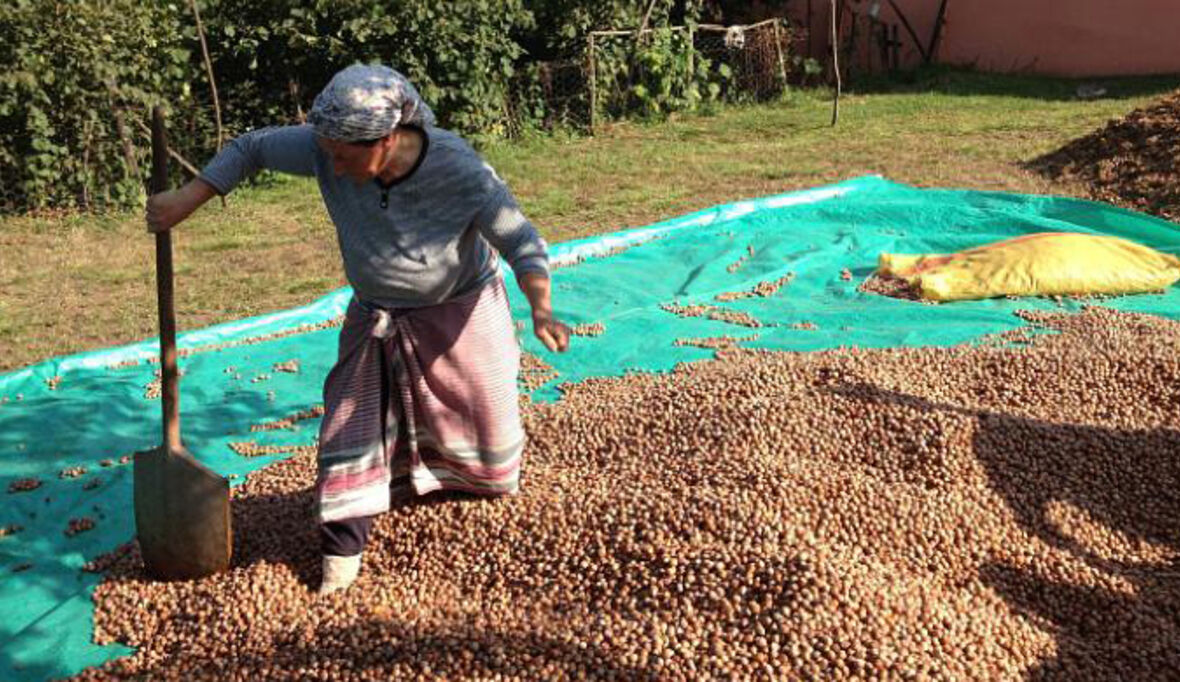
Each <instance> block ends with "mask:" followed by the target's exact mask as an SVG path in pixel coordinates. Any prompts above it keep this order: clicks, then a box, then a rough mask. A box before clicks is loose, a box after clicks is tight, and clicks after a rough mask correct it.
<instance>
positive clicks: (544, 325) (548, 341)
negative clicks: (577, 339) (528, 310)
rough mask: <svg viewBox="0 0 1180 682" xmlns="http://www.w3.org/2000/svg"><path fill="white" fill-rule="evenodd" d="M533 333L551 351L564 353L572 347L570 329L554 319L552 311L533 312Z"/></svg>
mask: <svg viewBox="0 0 1180 682" xmlns="http://www.w3.org/2000/svg"><path fill="white" fill-rule="evenodd" d="M533 333H534V334H536V335H537V338H538V339H540V340H541V343H543V344H545V347H546V348H548V349H549V350H550V351H556V352H559V353H564V352H565V351H566V350H567V349H568V348H569V347H570V328H569V327H567V326H566V325H565V324H564V323H562V322H558V321H557V320H555V319H553V313H552V312H551V311H547V310H540V311H538V310H534V311H533Z"/></svg>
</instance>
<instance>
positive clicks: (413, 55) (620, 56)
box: [0, 0, 730, 212]
mask: <svg viewBox="0 0 1180 682" xmlns="http://www.w3.org/2000/svg"><path fill="white" fill-rule="evenodd" d="M190 2H191V0H171V1H170V2H168V1H165V0H6V2H0V63H2V64H4V65H6V68H5V69H4V70H3V71H0V188H2V189H0V212H15V211H28V210H41V209H57V208H64V209H75V208H83V209H87V210H102V209H105V208H108V207H126V206H131V205H135V204H137V203H139V202H140V201H142V197H143V187H144V184H145V180H146V176H147V172H148V154H147V151H148V149H147V147H148V145H147V135H146V134H145V127H146V123H147V120H148V112H149V110H150V108H151V106H152V105H155V104H166V105H167V106H168V108H169V110H170V112H171V114H170V130H171V144H172V147H173V148H174V149H176V150H178V151H179V152H180V153H181V154H182V155H183V156H185V157H187V158H188V159H190V160H192V161H193V162H194V163H196V164H197V165H200V164H201V163H203V162H204V161H205V160H207V159H208V158H209V157H210V156H211V155H212V154H213V153H214V152H215V151H216V149H217V143H218V140H217V135H216V133H217V130H216V125H215V116H214V107H213V101H212V97H211V90H210V87H209V85H210V84H209V82H208V76H207V72H206V68H205V64H204V61H203V57H202V53H201V49H200V43H199V40H198V32H197V29H196V22H195V20H194V17H193V14H192V11H191V7H190V4H189V3H190ZM649 6H650V8H651V14H650V16H649V18H648V26H649V27H650V28H652V29H654V30H653V31H652V32H650V33H647V34H645V36H644V37H643V39H639V40H637V39H635V38H634V37H633V36H631V37H627V38H620V39H618V40H603V41H601V42H599V43H598V44H597V45H596V48H597V49H596V52H595V54H596V65H597V70H598V77H597V84H598V91H599V92H600V93H608V95H607V96H605V98H604V99H603V100H602V101H601V102H600V108H599V110H600V112H601V113H603V114H606V115H608V116H614V117H624V116H629V115H635V114H638V115H642V116H660V115H664V114H666V113H668V112H670V111H677V110H686V109H693V108H696V107H697V106H698V105H699V104H700V103H702V102H708V101H711V100H716V99H719V98H722V97H725V96H726V92H727V91H728V85H729V79H730V74H728V73H727V69H728V67H726V66H724V65H721V64H711V63H710V62H709V61H708V60H706V59H703V58H702V57H701V56H700V55H699V54H697V52H696V50H695V49H694V47H693V45H692V44H691V42H690V41H689V40H688V35H689V34H688V32H687V31H674V30H672V28H671V27H672V26H674V25H689V26H691V25H694V23H695V22H696V21H697V19H698V18H699V16H700V13H701V7H702V0H655V2H654V4H650V5H649V3H648V2H633V1H626V0H401V1H400V2H396V3H393V2H388V0H264V1H259V0H199V5H198V7H199V9H200V13H201V17H202V23H203V26H204V29H205V33H206V37H207V42H208V46H209V52H210V56H211V59H212V62H213V71H214V74H215V78H216V81H217V86H218V92H219V100H220V104H221V113H222V122H223V128H224V137H226V138H229V137H232V136H234V135H237V134H239V133H241V132H245V131H246V130H249V129H252V128H257V127H261V126H266V125H276V124H284V123H290V122H292V121H295V120H298V116H299V114H301V113H306V111H307V110H308V109H309V108H310V106H311V103H312V100H313V98H314V96H315V94H316V93H317V92H319V90H320V89H321V88H322V87H323V86H324V84H326V83H327V81H328V79H329V78H330V77H331V76H332V74H334V73H335V72H336V71H338V70H339V69H341V68H343V67H345V66H348V65H349V64H353V63H356V62H358V61H359V62H380V63H383V64H387V65H390V66H393V67H394V68H396V69H398V70H400V71H402V72H403V73H405V74H406V75H407V76H408V77H409V78H410V79H411V81H413V82H414V84H415V85H416V86H417V87H418V89H419V90H420V91H421V92H422V95H423V97H425V99H426V100H427V102H429V103H430V105H431V106H432V108H433V109H434V111H435V113H436V114H437V115H438V118H439V122H440V124H441V125H443V126H445V127H449V128H453V129H455V130H458V131H460V132H463V133H466V134H475V135H478V136H481V137H483V136H492V137H495V136H503V135H506V134H509V133H519V132H521V128H522V126H524V127H528V126H537V127H560V126H563V125H567V124H568V122H569V121H571V120H577V119H581V121H580V122H581V123H582V124H584V123H585V122H586V116H585V112H588V107H589V98H588V96H587V94H586V91H587V88H586V87H585V86H586V82H585V74H584V72H582V71H581V68H580V65H581V64H583V63H584V58H585V50H586V47H587V40H588V34H589V33H590V32H591V31H593V30H601V29H610V28H622V29H634V28H638V26H639V25H640V23H641V22H642V21H643V19H644V16H645V13H646V12H647V10H648V8H649ZM542 60H558V61H554V62H552V63H546V64H541V63H539V62H541V61H542ZM555 73H558V77H559V78H560V79H561V81H562V87H563V88H564V87H567V85H568V87H569V88H571V89H574V90H575V92H574V93H573V94H572V95H571V94H569V93H568V92H566V93H564V96H563V97H561V98H558V99H557V100H555V99H554V98H553V97H552V94H553V93H552V91H553V89H554V87H553V82H554V74H555ZM570 84H572V85H570ZM510 88H511V89H512V90H511V93H510ZM579 88H580V89H579ZM510 94H511V96H510ZM120 123H122V126H120ZM510 124H512V125H511V126H510Z"/></svg>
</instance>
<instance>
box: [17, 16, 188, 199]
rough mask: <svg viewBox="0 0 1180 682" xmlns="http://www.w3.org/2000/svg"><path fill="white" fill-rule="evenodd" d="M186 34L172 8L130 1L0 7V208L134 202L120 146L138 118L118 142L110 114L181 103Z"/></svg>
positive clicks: (138, 186)
mask: <svg viewBox="0 0 1180 682" xmlns="http://www.w3.org/2000/svg"><path fill="white" fill-rule="evenodd" d="M187 31H188V29H187V28H186V27H185V26H184V25H183V24H182V23H181V21H180V17H179V16H178V15H177V13H176V11H175V10H174V9H173V8H170V7H165V6H163V5H156V4H153V3H147V4H145V3H143V2H137V1H135V0H107V1H106V2H84V1H80V0H74V1H68V0H65V1H62V0H58V1H52V0H8V2H5V3H0V63H2V64H4V65H5V68H4V69H3V70H0V208H2V209H3V210H5V211H12V210H36V209H45V208H51V207H61V206H71V207H72V206H84V207H90V208H103V207H106V206H122V205H127V204H129V203H134V202H136V201H138V200H139V197H140V196H141V195H142V193H143V178H142V177H140V176H142V172H141V173H140V176H136V175H134V174H132V173H131V171H130V169H129V168H128V164H127V162H126V160H125V155H124V148H125V145H124V140H127V141H129V142H131V143H132V144H134V141H135V140H137V139H142V135H141V133H140V131H139V130H137V129H136V124H135V121H136V120H140V119H142V116H139V115H137V114H135V113H133V112H132V111H129V112H128V113H127V116H126V117H125V130H124V133H123V134H122V135H121V134H120V133H119V131H118V126H117V125H116V116H115V114H114V112H115V110H116V109H122V108H130V109H132V110H133V111H134V110H138V111H144V110H146V109H147V108H148V107H150V106H151V105H152V104H156V103H160V102H163V101H166V100H167V101H170V102H173V103H176V104H181V105H182V103H183V102H184V101H186V99H187V98H188V94H187V92H188V85H187V84H188V82H189V81H190V80H191V76H192V73H191V66H190V59H191V55H190V53H189V50H188V45H189V40H188V37H187V36H188V33H187ZM136 148H137V150H139V147H138V146H137V147H136ZM139 151H142V150H139ZM140 155H141V156H142V154H140ZM141 161H142V159H141ZM142 165H143V164H142V163H141V166H142ZM141 170H144V171H146V169H142V168H141Z"/></svg>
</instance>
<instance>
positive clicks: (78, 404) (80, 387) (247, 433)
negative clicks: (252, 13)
mask: <svg viewBox="0 0 1180 682" xmlns="http://www.w3.org/2000/svg"><path fill="white" fill-rule="evenodd" d="M1064 230H1068V231H1078V232H1090V233H1101V234H1113V235H1116V236H1121V237H1126V238H1130V239H1133V240H1135V241H1138V242H1140V243H1143V244H1146V245H1148V246H1151V247H1153V248H1157V249H1161V250H1163V251H1166V252H1169V253H1180V237H1178V232H1177V229H1176V226H1175V225H1173V224H1171V223H1167V222H1165V221H1162V220H1158V219H1156V218H1152V217H1150V216H1146V215H1142V214H1137V213H1133V212H1130V211H1125V210H1122V209H1117V208H1114V207H1111V206H1107V205H1103V204H1098V203H1093V202H1088V201H1082V200H1076V199H1060V198H1053V197H1043V196H1027V195H1013V194H1001V193H995V192H971V191H959V190H921V189H917V188H913V187H907V186H904V185H899V184H895V183H891V182H889V181H887V180H884V179H882V178H879V177H864V178H858V179H854V180H849V181H847V182H843V183H839V184H836V185H831V186H828V187H821V188H816V189H812V190H807V191H803V192H793V193H789V194H783V195H777V196H771V197H765V198H760V199H752V200H749V201H740V202H736V203H732V204H727V205H724V206H718V207H715V208H711V209H707V210H704V211H699V212H696V213H693V214H689V215H685V216H681V217H678V218H675V219H672V220H668V221H665V222H661V223H656V224H654V225H651V226H648V227H644V228H640V229H636V230H628V231H625V232H620V233H615V234H608V235H602V236H599V237H594V238H590V239H583V240H578V241H574V242H568V243H564V244H556V245H554V246H553V247H552V249H551V254H552V258H553V261H554V263H555V264H557V265H561V266H564V267H558V268H556V269H555V270H554V272H553V288H554V302H555V307H556V309H557V310H558V312H559V314H560V316H561V317H562V318H563V319H564V320H566V321H568V322H570V323H572V324H579V323H601V324H602V325H603V326H604V328H605V330H604V333H603V334H602V335H601V336H596V337H578V338H575V339H574V342H573V343H572V344H571V348H570V351H569V352H568V353H566V354H562V355H557V354H551V353H549V352H548V351H546V350H544V349H543V348H542V347H541V345H540V343H539V342H538V341H537V340H536V339H535V338H534V337H533V336H532V335H531V334H530V333H528V332H527V331H526V332H523V333H522V334H521V336H520V338H521V341H522V344H523V347H524V350H525V351H526V352H529V353H531V354H533V355H535V356H537V357H539V358H541V359H543V360H544V361H545V362H546V363H548V364H550V365H551V366H552V367H553V368H554V370H555V371H556V373H557V376H556V378H554V379H553V380H551V381H550V382H549V383H548V384H546V385H545V386H543V387H541V388H540V389H538V390H537V391H535V392H534V393H533V397H534V398H535V399H538V400H555V399H558V398H559V397H560V391H559V388H558V387H559V385H560V384H561V383H562V382H578V381H581V380H583V379H586V378H590V377H617V376H621V375H623V374H624V373H627V372H631V371H667V370H671V369H672V368H674V367H675V365H676V364H678V363H680V362H685V361H694V360H701V359H707V358H710V357H712V356H713V352H712V351H711V350H707V349H704V348H699V347H695V346H691V345H678V344H677V342H678V341H680V340H684V339H693V338H700V337H716V336H731V337H749V338H750V340H747V341H742V342H741V343H740V345H742V346H746V347H757V348H768V349H777V350H792V351H810V350H822V349H830V348H837V347H840V346H852V345H855V346H862V347H875V348H880V347H896V346H913V345H940V346H947V345H953V344H957V343H967V342H973V341H975V340H977V339H979V338H980V337H981V336H983V335H984V334H989V333H995V332H1002V331H1007V330H1011V329H1016V328H1018V327H1021V326H1024V323H1023V321H1022V320H1020V319H1018V318H1016V317H1015V316H1013V315H1012V313H1013V312H1015V311H1016V310H1020V309H1030V308H1031V309H1040V310H1057V311H1068V310H1078V309H1079V308H1080V307H1081V304H1080V303H1076V302H1069V301H1067V302H1064V303H1062V304H1059V303H1056V302H1053V301H1048V300H1036V299H1032V300H1027V299H1026V300H1019V301H1008V300H1003V299H1000V300H992V301H973V302H964V303H955V304H944V305H938V306H931V305H924V304H920V303H915V302H911V301H901V300H895V299H888V298H883V297H880V296H876V295H872V294H866V293H863V292H860V291H859V290H858V288H857V287H858V285H859V284H860V280H861V279H862V278H863V277H865V276H867V274H868V273H869V272H871V271H872V269H873V267H874V266H875V264H876V259H877V256H878V254H879V253H880V252H882V251H889V252H900V253H923V252H951V251H958V250H961V249H963V248H967V247H971V246H978V245H980V244H983V243H988V242H991V241H997V240H1000V239H1007V238H1010V237H1014V236H1018V235H1021V234H1027V233H1030V232H1043V231H1064ZM845 269H848V270H849V271H850V273H851V274H852V275H853V277H852V278H850V279H846V278H845V277H843V276H842V272H843V271H844V270H845ZM792 273H793V274H794V279H793V280H791V282H790V283H789V284H787V285H785V286H783V287H782V288H781V289H779V290H778V291H777V292H776V293H775V294H773V295H771V296H768V297H762V296H752V297H748V298H743V299H740V300H732V301H728V302H720V301H718V299H717V296H718V295H719V294H730V293H734V292H749V291H751V290H753V289H754V287H756V286H757V285H759V284H760V283H764V282H767V281H775V280H779V279H781V278H783V277H785V276H787V275H788V274H792ZM509 289H510V298H511V304H512V308H513V316H514V317H515V318H516V319H517V320H528V319H529V315H528V314H527V302H526V301H525V300H524V298H523V296H521V295H520V293H519V292H518V291H515V289H514V288H513V287H510V288H509ZM349 296H350V292H349V291H348V290H347V289H343V290H340V291H337V292H333V293H332V294H330V295H328V296H325V297H323V298H322V299H320V300H318V301H316V302H314V303H313V304H311V305H309V306H305V307H303V308H298V309H293V310H286V311H280V312H277V313H274V314H272V315H266V316H261V317H257V318H250V319H246V320H240V321H235V322H231V323H227V324H224V325H217V326H215V327H211V328H209V329H202V330H194V331H189V332H186V333H184V334H181V335H180V337H179V338H178V346H179V347H180V348H182V349H203V350H200V352H196V353H195V354H193V355H189V356H186V357H182V358H181V359H180V366H181V369H182V371H184V372H185V374H184V375H183V376H182V378H181V431H182V434H183V436H184V438H185V441H186V443H187V445H188V446H189V449H190V450H191V451H192V452H193V453H194V454H195V455H196V456H197V457H199V458H200V459H202V461H204V462H205V463H206V464H208V465H209V466H211V467H212V468H213V469H214V470H216V471H218V472H219V473H222V474H224V475H243V474H247V473H249V472H250V471H254V470H256V469H258V468H260V467H263V466H266V465H267V464H269V463H270V462H272V461H275V460H276V459H281V458H282V456H283V455H281V454H280V455H271V456H265V457H259V458H246V457H240V456H238V455H237V454H235V452H234V450H233V449H232V448H231V445H235V446H236V445H238V444H242V443H249V444H252V445H256V446H259V447H268V446H270V447H286V446H298V445H304V446H305V445H310V444H313V443H314V442H315V437H316V429H317V428H318V423H319V420H318V419H309V420H304V421H301V422H300V423H298V424H296V425H295V426H294V427H293V428H290V429H277V430H269V431H262V432H256V431H253V430H252V427H254V426H257V425H259V424H262V423H264V422H267V421H271V420H277V419H281V418H283V417H288V416H291V415H293V414H295V413H298V412H301V411H304V410H307V409H308V408H310V407H313V406H315V405H317V404H319V403H320V401H321V386H322V381H323V379H324V377H325V376H326V375H327V373H328V370H329V369H330V368H331V365H332V362H333V361H334V359H335V353H336V334H337V333H338V330H337V329H335V328H332V327H331V326H330V321H331V320H333V319H334V318H336V317H338V316H339V315H340V314H342V313H343V311H344V307H345V305H346V304H347V301H348V298H349ZM669 305H680V306H689V305H709V306H719V307H723V308H725V309H727V310H729V311H733V312H738V313H745V314H747V315H749V316H751V317H752V318H755V319H757V320H758V321H759V323H760V326H759V327H757V328H751V327H746V326H742V325H740V324H734V323H731V322H727V321H722V320H716V319H708V318H707V317H682V316H679V315H677V314H675V313H674V312H671V311H669V310H668V309H666V307H667V306H669ZM1104 305H1108V306H1110V307H1114V308H1118V309H1120V310H1127V311H1132V312H1144V313H1152V314H1156V315H1162V316H1165V317H1173V318H1175V317H1177V316H1180V293H1178V292H1177V291H1176V289H1175V288H1172V289H1170V290H1169V291H1167V292H1166V293H1165V294H1163V295H1145V296H1133V297H1126V298H1121V299H1113V300H1110V301H1106V302H1104ZM801 323H811V324H812V326H811V327H807V326H806V325H803V326H801ZM324 325H328V326H327V328H320V327H323V326H324ZM317 328H320V329H319V330H318V331H315V329H317ZM293 331H298V332H299V333H294V334H291V332H293ZM273 334H280V335H281V334H288V335H287V336H281V337H278V338H270V339H267V338H265V337H267V336H268V335H273ZM227 344H228V346H227V347H223V346H226V345H227ZM156 350H157V347H156V344H155V342H154V341H153V340H149V341H145V342H143V343H140V344H134V345H131V346H125V347H121V348H115V349H104V350H101V351H97V352H94V353H85V354H80V355H75V356H69V357H63V358H54V359H52V360H50V361H47V362H44V363H40V364H38V365H34V366H31V367H27V368H24V369H22V370H17V371H15V372H10V373H8V374H4V375H0V484H2V485H4V486H7V485H8V484H9V483H11V482H12V481H13V480H15V479H18V478H26V477H37V478H40V479H42V480H43V481H44V485H43V487H42V488H41V489H39V490H38V491H35V492H33V493H21V494H16V495H12V496H8V497H6V499H5V501H6V502H11V503H12V504H9V505H6V506H4V507H3V508H0V526H5V525H8V524H12V523H16V524H20V525H25V526H26V530H25V531H23V532H22V533H20V534H18V535H15V536H11V537H7V538H3V539H0V571H3V572H4V574H3V576H4V579H3V580H0V613H3V614H6V615H5V616H4V618H3V620H2V621H0V639H2V640H3V641H4V644H3V652H4V653H3V656H4V658H2V659H0V666H3V667H0V679H5V680H8V679H12V680H35V679H42V678H43V677H44V675H42V674H41V673H42V672H44V671H55V672H53V673H52V674H53V675H64V674H69V673H70V672H75V671H78V670H81V669H83V668H85V667H88V666H92V665H94V664H95V663H96V662H100V661H101V660H105V659H106V658H109V657H111V656H117V655H121V653H123V652H125V650H124V649H110V648H107V649H104V648H99V647H97V646H94V645H92V644H91V643H90V637H91V625H90V622H91V619H90V613H91V609H92V607H91V606H90V604H89V601H88V598H86V597H84V596H78V595H89V594H90V592H91V591H92V587H93V584H94V583H93V582H92V581H91V579H90V578H82V579H79V578H77V577H76V576H75V575H74V574H73V571H76V570H77V569H79V568H80V567H81V565H82V564H83V563H84V562H85V561H86V560H89V559H92V558H94V557H96V556H97V555H99V554H101V553H103V552H105V551H109V550H111V549H114V548H115V547H116V546H118V545H120V544H122V543H124V542H126V541H127V540H129V539H130V538H131V536H132V533H133V523H132V521H131V506H130V494H131V488H130V485H131V484H130V476H129V473H130V472H129V467H125V466H124V467H123V468H122V469H120V470H119V472H118V473H111V472H109V471H108V469H106V468H103V467H101V466H99V465H98V462H99V461H100V460H102V459H111V458H115V459H116V460H117V458H118V457H121V456H123V455H127V454H130V453H132V452H134V451H136V450H140V449H147V448H153V447H155V446H156V445H158V444H159V442H160V437H159V424H160V422H159V412H158V410H159V404H158V401H156V400H155V399H151V398H148V397H146V395H147V394H148V387H149V385H150V384H151V382H152V381H153V379H154V368H155V366H154V365H151V364H147V363H145V362H144V359H145V358H148V357H153V356H154V355H155V354H156ZM292 360H297V361H298V362H299V364H300V369H299V371H297V372H294V373H288V372H283V371H279V370H278V369H276V366H277V365H278V363H282V362H288V361H292ZM127 363H138V364H132V365H129V366H122V367H119V366H118V365H122V364H127ZM77 466H85V467H87V469H88V472H87V473H86V474H85V475H83V476H81V477H79V478H74V479H59V478H58V475H59V472H60V471H62V470H63V469H65V468H68V467H77ZM114 468H115V469H118V467H114ZM91 478H102V479H104V480H103V481H102V482H101V483H100V484H99V487H98V488H94V489H91V490H85V489H84V486H85V485H86V484H87V483H88V482H89V481H90V480H91ZM238 480H239V481H240V480H241V479H238ZM0 494H3V493H0ZM26 496H27V497H26ZM45 496H48V497H51V498H52V501H51V502H50V503H44V502H43V501H42V502H37V500H41V499H42V498H43V497H45ZM38 504H48V506H47V507H46V508H44V509H41V508H39V507H38V506H37V505H38ZM276 504H277V502H276ZM94 505H98V506H99V508H100V510H101V512H102V513H103V514H104V516H105V518H103V519H100V520H99V521H100V523H99V524H98V526H97V527H96V529H95V530H93V531H90V532H89V533H84V534H82V535H79V536H75V537H74V538H66V537H65V536H63V535H62V530H63V529H64V527H65V524H66V523H67V521H68V518H70V517H71V516H74V515H80V514H84V513H88V510H89V513H95V514H97V513H98V512H94V510H93V509H92V507H93V506H94ZM30 513H36V514H37V515H38V516H37V517H36V518H32V517H30V516H29V514H30ZM312 546H314V543H313V545H312ZM276 551H280V552H282V551H288V550H282V549H281V548H280V549H279V550H276ZM50 557H52V559H49V558H50ZM291 560H293V561H295V562H296V563H297V564H299V565H300V566H303V564H302V562H303V561H305V557H304V555H303V554H298V555H293V558H292V559H291ZM29 561H32V562H33V564H34V565H33V567H32V568H30V569H28V570H26V571H23V572H20V573H13V572H12V569H13V568H14V567H15V566H17V565H19V564H20V563H22V562H29ZM301 570H311V569H301ZM79 580H81V581H80V582H79ZM38 586H39V587H38ZM34 588H36V589H34ZM71 609H72V610H71ZM67 613H68V614H70V615H69V617H68V618H67V617H65V616H64V615H62V616H60V622H59V621H55V620H46V619H50V618H55V617H58V616H54V615H52V614H67ZM8 614H13V615H8ZM49 622H52V623H53V624H54V625H53V628H52V629H51V630H47V629H45V628H44V627H43V626H42V625H38V626H36V627H34V624H36V623H49ZM17 664H20V665H22V666H24V667H23V668H21V669H17V668H16V667H15V665H17Z"/></svg>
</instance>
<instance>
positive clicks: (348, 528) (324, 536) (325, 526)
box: [320, 516, 373, 556]
mask: <svg viewBox="0 0 1180 682" xmlns="http://www.w3.org/2000/svg"><path fill="white" fill-rule="evenodd" d="M372 529H373V517H372V516H362V517H360V518H357V519H344V520H341V521H329V522H328V523H322V524H320V549H321V550H322V551H323V553H324V554H327V555H331V556H356V555H357V554H360V553H361V550H362V549H364V548H365V543H367V542H368V541H369V532H370V531H371V530H372Z"/></svg>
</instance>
